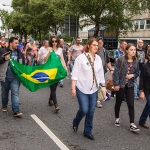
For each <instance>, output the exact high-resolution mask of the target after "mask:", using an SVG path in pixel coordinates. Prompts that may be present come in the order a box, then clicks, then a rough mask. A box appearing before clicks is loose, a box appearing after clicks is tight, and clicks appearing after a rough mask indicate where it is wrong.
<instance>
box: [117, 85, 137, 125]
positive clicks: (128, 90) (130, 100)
mask: <svg viewBox="0 0 150 150" xmlns="http://www.w3.org/2000/svg"><path fill="white" fill-rule="evenodd" d="M124 94H125V95H126V99H127V106H128V111H129V118H130V123H134V87H128V86H127V84H126V86H125V87H124V89H123V88H120V90H119V91H116V104H115V117H116V118H119V112H120V107H121V103H122V101H123V97H124Z"/></svg>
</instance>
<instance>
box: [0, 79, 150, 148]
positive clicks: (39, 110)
mask: <svg viewBox="0 0 150 150" xmlns="http://www.w3.org/2000/svg"><path fill="white" fill-rule="evenodd" d="M49 94H50V92H49V88H45V89H40V90H38V91H37V92H34V93H31V92H30V91H28V90H27V89H26V88H24V87H23V86H21V88H20V110H21V112H22V113H23V117H22V118H14V117H13V115H12V111H11V103H10V102H9V106H8V112H7V113H5V112H1V111H0V150H60V147H61V149H63V150H67V148H68V149H69V150H150V130H149V129H143V128H141V127H139V128H140V129H141V131H140V132H139V133H133V132H131V131H130V130H129V117H128V110H127V106H126V103H125V102H123V103H122V107H121V113H120V119H121V126H120V127H116V126H115V125H114V119H115V117H114V102H115V99H114V98H112V99H111V100H110V101H107V102H103V103H102V104H103V108H96V111H95V117H94V128H93V135H94V136H95V140H94V141H92V140H89V139H87V138H85V137H84V136H83V125H84V119H83V120H82V122H81V123H80V126H79V129H78V132H77V133H74V131H73V130H72V120H73V118H74V117H75V115H76V112H77V110H78V103H77V99H76V98H73V97H72V96H71V92H70V79H65V80H64V87H63V88H60V87H58V89H57V97H58V104H59V107H60V111H59V113H57V114H56V113H55V111H54V108H53V107H50V106H48V99H49ZM0 99H1V98H0ZM144 105H145V102H144V101H141V100H135V123H136V124H138V119H139V117H140V114H141V112H142V110H143V107H144ZM31 115H34V116H36V117H38V119H40V120H41V121H42V122H43V123H44V125H46V126H47V127H48V129H49V130H50V131H51V132H52V133H53V134H55V136H56V137H57V138H58V139H59V140H60V141H61V142H62V143H63V144H64V145H65V146H66V147H67V148H65V147H63V146H61V144H62V143H61V144H60V143H59V142H58V143H57V141H58V139H56V143H57V144H58V145H59V146H60V147H59V146H58V145H57V144H56V143H55V142H54V141H55V138H54V136H53V135H52V137H51V135H48V132H49V131H47V130H46V132H45V131H44V130H43V129H42V128H41V127H40V126H39V124H38V123H37V122H36V121H35V120H34V119H33V118H32V116H31ZM147 123H148V124H149V121H147ZM149 125H150V124H149ZM44 128H45V127H44Z"/></svg>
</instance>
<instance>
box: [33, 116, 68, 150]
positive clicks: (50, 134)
mask: <svg viewBox="0 0 150 150" xmlns="http://www.w3.org/2000/svg"><path fill="white" fill-rule="evenodd" d="M31 117H32V118H33V119H34V120H35V122H36V123H37V124H38V125H39V126H40V127H41V128H42V129H43V130H44V131H45V132H46V133H47V135H48V136H49V137H50V138H51V139H52V140H53V141H54V142H55V143H56V144H57V145H58V147H59V148H60V149H61V150H69V149H68V148H67V147H66V146H65V145H64V144H63V143H62V142H61V141H60V140H59V139H58V138H57V137H56V136H55V134H54V133H53V132H52V131H51V130H50V129H49V128H48V127H47V126H46V125H45V124H44V123H43V122H42V121H41V120H40V119H39V118H38V117H37V116H36V115H35V114H33V115H31Z"/></svg>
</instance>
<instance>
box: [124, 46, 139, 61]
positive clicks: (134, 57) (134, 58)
mask: <svg viewBox="0 0 150 150" xmlns="http://www.w3.org/2000/svg"><path fill="white" fill-rule="evenodd" d="M131 46H134V47H135V45H134V44H133V43H128V44H127V47H126V50H125V56H126V57H127V59H129V58H128V53H127V52H126V51H127V50H129V48H130V47H131ZM135 49H136V47H135ZM132 59H133V60H136V59H137V57H136V54H135V56H133V57H132Z"/></svg>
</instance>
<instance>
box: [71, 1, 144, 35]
mask: <svg viewBox="0 0 150 150" xmlns="http://www.w3.org/2000/svg"><path fill="white" fill-rule="evenodd" d="M69 1H70V3H69V2H68V8H70V11H72V10H74V9H73V8H77V9H78V14H80V15H82V16H84V18H83V19H82V25H83V26H87V25H91V24H94V25H95V32H94V36H95V37H97V36H98V32H99V27H100V26H105V27H107V28H109V30H111V31H115V32H117V36H118V35H119V29H120V28H125V27H127V28H130V27H132V25H133V24H132V22H131V20H132V18H133V16H134V15H135V14H139V13H140V12H141V10H142V7H141V6H140V5H139V4H140V3H141V1H142V0H92V1H87V0H69ZM75 11H76V10H75ZM125 11H126V13H125ZM74 13H75V12H74Z"/></svg>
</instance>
